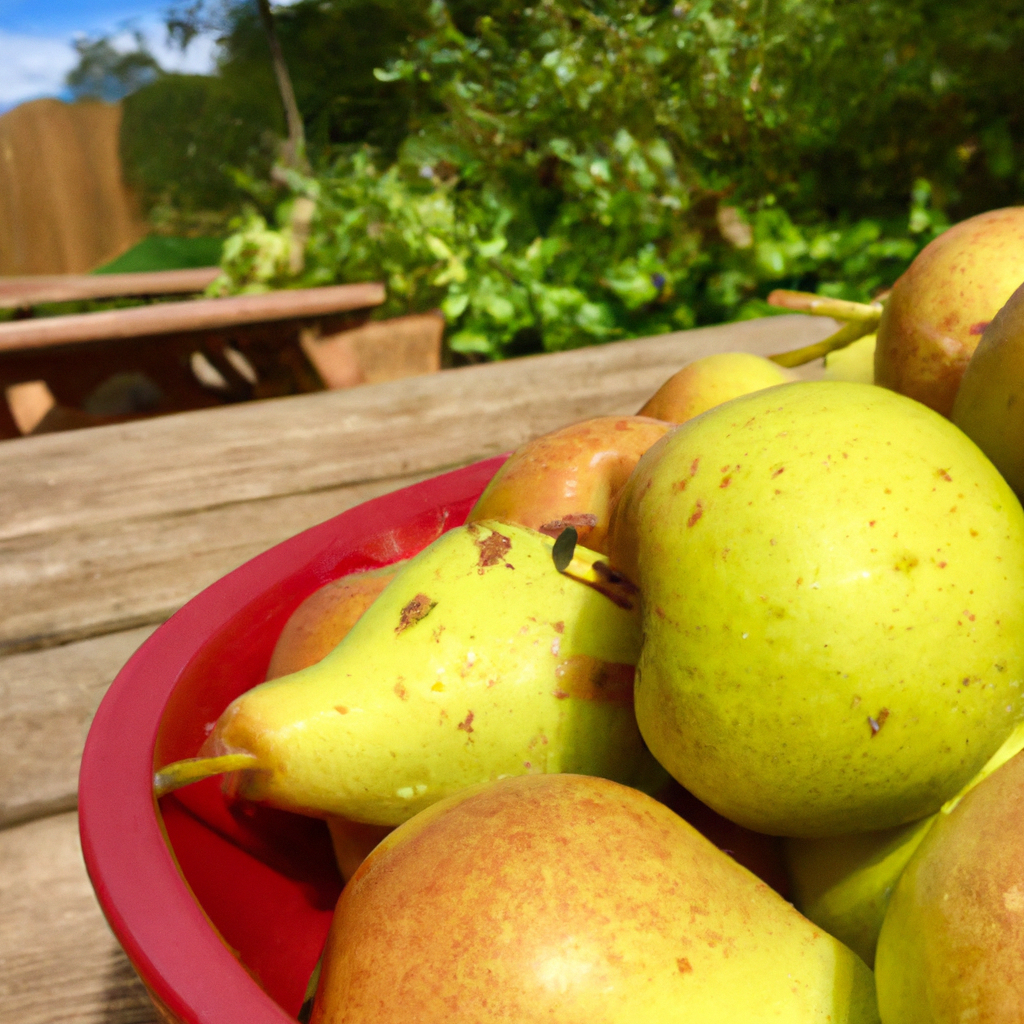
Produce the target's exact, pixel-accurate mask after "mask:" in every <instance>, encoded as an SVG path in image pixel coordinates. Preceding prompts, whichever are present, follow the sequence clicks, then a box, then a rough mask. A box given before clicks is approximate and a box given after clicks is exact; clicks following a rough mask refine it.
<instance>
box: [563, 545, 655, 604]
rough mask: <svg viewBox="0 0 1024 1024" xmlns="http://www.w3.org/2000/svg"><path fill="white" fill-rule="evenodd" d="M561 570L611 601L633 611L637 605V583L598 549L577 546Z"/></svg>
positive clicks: (565, 574)
mask: <svg viewBox="0 0 1024 1024" xmlns="http://www.w3.org/2000/svg"><path fill="white" fill-rule="evenodd" d="M559 572H561V573H562V574H563V575H564V576H568V577H569V578H570V579H574V580H576V582H577V583H582V584H583V585H584V586H586V587H591V588H592V589H594V590H596V591H598V593H601V594H604V596H605V597H607V598H608V600H609V601H611V602H613V603H614V604H617V605H618V606H619V607H620V608H625V609H626V610H627V611H632V610H633V608H634V607H635V606H636V595H637V592H638V590H637V586H636V584H635V583H633V582H632V581H631V580H628V579H626V577H625V576H623V575H622V573H620V572H618V571H616V570H615V569H613V568H612V567H611V566H610V565H609V564H608V563H607V562H606V561H605V560H604V556H603V555H599V554H598V553H597V552H596V551H590V550H589V549H587V548H584V547H577V548H576V549H575V551H574V553H573V556H572V559H571V560H570V561H569V564H568V565H567V566H565V568H564V569H560V570H559Z"/></svg>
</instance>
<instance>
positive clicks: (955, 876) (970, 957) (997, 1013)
mask: <svg viewBox="0 0 1024 1024" xmlns="http://www.w3.org/2000/svg"><path fill="white" fill-rule="evenodd" d="M1022 820H1024V754H1018V755H1017V756H1016V757H1014V758H1012V759H1011V760H1009V761H1007V762H1006V764H1004V765H1003V766H1002V767H1001V768H999V769H998V770H996V771H995V772H993V773H992V774H991V775H990V776H988V778H986V779H984V780H983V781H982V782H980V783H979V784H978V785H977V786H975V787H974V788H973V789H972V790H971V791H970V792H969V793H967V794H966V795H965V796H964V797H963V798H962V799H961V800H959V801H958V802H957V803H956V804H955V806H954V807H952V809H951V810H950V811H949V813H948V814H947V813H941V814H939V815H938V819H937V820H936V822H935V824H934V825H933V826H932V828H931V830H930V831H929V832H928V835H927V836H926V837H925V839H924V841H923V842H922V843H921V845H920V846H919V847H918V849H917V851H916V852H915V853H914V856H913V857H912V858H911V860H910V863H909V864H908V865H907V867H906V870H905V871H904V872H903V875H902V877H901V878H900V881H899V885H897V887H896V891H895V892H894V893H893V896H892V899H891V901H890V903H889V909H888V911H887V912H886V915H885V921H884V922H883V924H882V932H881V935H880V936H879V939H878V951H877V954H876V958H875V962H876V972H877V981H878V1000H879V1008H880V1010H881V1015H882V1020H883V1021H884V1022H885V1024H961V1022H963V1021H972V1022H974V1024H1019V1022H1020V1021H1021V1019H1022V1017H1024V960H1022V957H1021V951H1022V950H1024V838H1022V836H1024V833H1022V831H1021V821H1022Z"/></svg>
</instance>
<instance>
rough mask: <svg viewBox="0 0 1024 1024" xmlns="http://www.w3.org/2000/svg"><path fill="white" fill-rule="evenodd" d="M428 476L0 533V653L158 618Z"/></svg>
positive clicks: (30, 647)
mask: <svg viewBox="0 0 1024 1024" xmlns="http://www.w3.org/2000/svg"><path fill="white" fill-rule="evenodd" d="M428 475H430V474H429V473H418V474H411V475H408V476H401V477H388V478H384V479H378V480H374V481H370V482H368V483H361V484H354V485H349V486H346V487H340V488H330V489H326V490H322V491H314V492H311V493H299V494H291V495H283V496H280V497H271V498H263V499H260V500H256V501H249V502H241V503H233V504H230V505H221V506H214V507H212V508H199V509H196V510H195V511H194V512H190V513H188V514H180V513H175V514H171V515H167V516H147V517H143V518H138V519H126V520H125V521H123V522H120V523H110V522H104V523H99V524H96V525H89V526H82V527H76V528H71V529H67V530H62V531H56V532H54V533H46V534H31V535H28V536H22V537H17V538H12V539H10V540H6V541H0V593H2V594H3V595H4V598H3V599H4V603H5V604H6V605H8V608H7V609H6V611H5V614H4V615H3V616H2V618H0V654H4V653H7V654H10V653H13V652H15V651H25V650H31V649H33V648H39V647H47V646H52V645H54V644H63V643H68V642H69V641H73V640H78V639H81V638H83V637H88V636H94V635H97V634H101V633H108V632H112V631H117V630H124V629H131V628H133V627H136V626H140V625H144V624H148V623H158V622H162V621H164V619H166V618H168V617H169V616H170V615H171V614H172V613H173V612H175V611H176V610H177V609H178V608H180V607H181V606H182V605H183V604H184V603H185V602H186V601H187V600H189V598H191V597H193V596H194V595H195V594H197V593H198V592H199V591H200V590H202V589H203V588H204V587H207V586H209V585H210V584H211V583H213V582H214V581H215V580H217V579H219V578H220V577H221V576H223V575H224V574H225V573H228V572H230V571H231V570H232V569H234V568H236V567H237V566H239V565H241V564H242V563H243V562H246V561H248V560H249V559H250V558H253V557H254V556H255V555H258V554H259V553H260V552H261V551H265V550H266V549H267V548H269V547H272V546H273V545H274V544H277V543H279V542H280V541H282V540H285V539H287V538H288V537H291V536H292V535H294V534H296V533H298V532H300V531H301V530H304V529H306V528H307V527H310V526H314V525H315V524H316V523H321V522H323V521H324V520H325V519H330V518H331V517H332V516H335V515H338V514H339V513H341V512H344V511H345V510H346V509H349V508H351V507H352V506H354V505H358V504H360V503H361V502H364V501H368V500H369V499H370V498H375V497H377V496H378V495H380V494H385V493H387V492H388V491H393V490H397V489H398V488H399V487H405V486H407V485H408V484H412V483H415V482H417V481H418V480H421V479H423V478H424V477H425V476H428ZM2 664H3V662H2V661H0V665H2ZM0 763H2V762H0Z"/></svg>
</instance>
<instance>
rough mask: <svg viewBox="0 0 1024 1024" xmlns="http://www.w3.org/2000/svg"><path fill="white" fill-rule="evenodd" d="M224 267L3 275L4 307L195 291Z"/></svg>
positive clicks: (0, 297) (202, 288)
mask: <svg viewBox="0 0 1024 1024" xmlns="http://www.w3.org/2000/svg"><path fill="white" fill-rule="evenodd" d="M220 273H221V270H220V267H194V268H190V269H187V270H149V271H137V272H133V273H128V274H30V275H26V276H24V277H0V309H25V310H27V309H31V308H32V307H33V306H39V305H42V304H43V303H48V302H82V301H84V300H88V299H116V298H128V297H143V296H145V297H150V296H158V295H195V294H196V293H198V292H201V291H205V289H206V287H207V285H210V284H212V283H213V282H214V281H215V280H216V279H217V277H218V276H219V275H220Z"/></svg>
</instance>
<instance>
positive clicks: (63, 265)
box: [0, 99, 146, 275]
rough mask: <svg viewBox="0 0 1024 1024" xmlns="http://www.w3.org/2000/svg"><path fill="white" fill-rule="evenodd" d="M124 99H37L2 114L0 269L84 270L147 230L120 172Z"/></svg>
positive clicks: (128, 245) (4, 272)
mask: <svg viewBox="0 0 1024 1024" xmlns="http://www.w3.org/2000/svg"><path fill="white" fill-rule="evenodd" d="M120 129H121V106H120V104H111V103H100V102H95V101H87V102H79V103H62V102H61V101H60V100H51V99H44V100H33V101H32V102H30V103H23V104H21V106H18V107H15V108H14V109H13V110H10V111H8V112H7V113H6V114H4V115H2V116H0V275H17V274H62V273H64V274H67V273H82V272H84V271H87V270H92V269H93V268H94V267H97V266H100V265H102V264H103V263H106V262H107V261H109V260H111V259H113V258H114V257H115V256H117V255H119V254H120V253H122V252H124V251H125V250H127V249H129V248H131V246H133V245H134V244H135V243H136V242H138V241H140V240H141V239H142V238H143V237H144V236H145V234H146V226H145V223H144V222H143V220H142V217H141V215H140V213H139V210H138V208H137V206H136V204H135V203H134V201H133V199H132V196H131V194H130V192H129V191H128V190H127V189H126V188H125V186H124V182H123V181H122V178H121V160H120V155H119V152H118V136H119V133H120Z"/></svg>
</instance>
